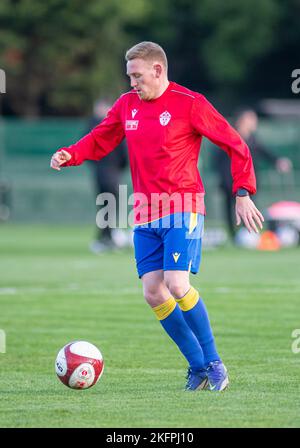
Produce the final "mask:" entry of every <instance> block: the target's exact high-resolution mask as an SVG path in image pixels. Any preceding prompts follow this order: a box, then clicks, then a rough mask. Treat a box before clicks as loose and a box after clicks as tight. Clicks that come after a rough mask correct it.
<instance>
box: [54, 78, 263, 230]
mask: <svg viewBox="0 0 300 448" xmlns="http://www.w3.org/2000/svg"><path fill="white" fill-rule="evenodd" d="M203 136H205V137H207V138H208V139H209V140H210V141H212V142H213V143H214V144H216V145H217V146H219V147H220V148H222V149H223V150H224V151H226V152H227V154H228V156H229V157H230V158H231V172H232V177H233V193H235V192H236V191H237V189H238V188H246V189H247V190H248V191H249V192H250V194H255V193H256V180H255V173H254V168H253V162H252V157H251V154H250V151H249V148H248V146H247V145H246V143H245V142H244V141H243V140H242V138H241V137H240V135H239V134H238V133H237V132H236V131H235V130H234V129H233V128H232V127H231V126H230V124H229V123H228V122H227V121H226V120H225V118H224V117H223V116H222V115H221V114H220V113H219V112H218V111H217V110H216V109H215V108H214V107H213V106H212V105H211V104H210V103H209V101H207V99H206V98H205V97H204V96H203V95H201V94H200V93H197V92H193V91H191V90H189V89H187V88H185V87H183V86H180V85H178V84H176V83H174V82H170V83H169V86H168V88H167V89H166V90H165V92H164V93H163V94H162V95H161V96H160V97H159V98H156V99H154V100H150V101H143V100H141V99H140V98H139V97H138V95H137V93H136V92H135V91H134V90H132V91H130V92H127V93H125V94H123V95H121V97H120V98H119V99H118V100H117V101H116V102H115V104H114V105H113V106H112V108H111V109H110V111H109V112H108V114H107V116H106V117H105V119H104V120H103V121H102V122H101V123H100V124H99V125H97V126H96V127H95V128H94V129H93V130H92V131H91V132H90V133H89V134H87V135H86V136H85V137H83V138H82V139H81V140H79V141H78V142H77V143H75V144H74V145H71V146H69V147H67V148H61V149H65V150H66V151H68V152H69V153H70V154H71V156H72V157H71V159H70V161H69V162H67V163H66V164H64V165H63V166H72V165H80V164H81V163H82V162H83V161H84V160H88V159H90V160H100V159H101V158H103V157H104V156H105V155H107V154H108V153H110V152H111V151H113V149H114V148H115V147H116V146H117V145H119V143H120V142H121V141H122V140H123V138H125V137H126V139H127V146H128V151H129V161H130V169H131V176H132V183H133V191H134V212H135V213H134V214H135V223H136V224H140V223H145V222H149V221H152V220H154V219H157V218H159V217H162V216H165V215H167V214H170V213H174V212H176V211H186V212H198V213H202V214H204V213H205V206H204V194H205V190H204V187H203V183H202V180H201V177H200V174H199V171H198V157H199V153H200V147H201V141H202V137H203ZM170 197H171V201H170Z"/></svg>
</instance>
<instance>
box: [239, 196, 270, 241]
mask: <svg viewBox="0 0 300 448" xmlns="http://www.w3.org/2000/svg"><path fill="white" fill-rule="evenodd" d="M235 215H236V224H237V225H238V226H239V225H240V224H241V222H242V221H243V223H244V224H245V226H246V228H247V229H248V231H249V233H251V232H252V230H254V232H256V233H258V228H257V226H258V227H259V228H260V229H262V228H263V222H264V217H263V215H262V214H261V213H260V211H259V210H258V209H257V208H256V207H255V204H254V202H253V201H252V200H251V198H250V197H249V196H237V197H236V204H235Z"/></svg>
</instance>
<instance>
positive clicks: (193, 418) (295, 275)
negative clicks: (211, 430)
mask: <svg viewBox="0 0 300 448" xmlns="http://www.w3.org/2000/svg"><path fill="white" fill-rule="evenodd" d="M91 235H92V230H91V229H90V228H87V227H83V228H81V227H71V228H68V227H43V226H35V227H33V226H32V227H30V226H27V227H26V226H23V227H21V226H13V225H10V226H8V225H1V227H0V329H2V330H4V331H5V333H6V353H0V379H1V381H0V394H1V400H0V427H72V428H76V427H101V428H114V427H115V428H122V427H128V428H141V427H145V428H147V427H149V428H163V427H169V428H176V427H177V428H202V427H299V426H300V412H299V411H300V393H299V392H300V353H298V354H297V353H293V352H292V343H293V338H292V332H293V330H294V329H297V328H300V312H299V310H300V271H299V266H300V251H299V248H296V249H293V250H282V251H280V252H276V253H270V252H269V253H268V252H253V251H247V250H239V249H236V248H228V249H226V248H225V249H222V250H217V251H206V252H204V253H203V258H202V264H201V270H200V273H199V274H198V275H197V276H195V277H194V276H193V277H192V282H193V285H194V286H195V287H197V288H199V290H200V292H201V295H202V296H203V298H204V300H205V303H206V305H207V307H208V311H209V314H210V318H211V321H212V325H213V329H214V334H215V337H216V342H217V346H218V349H219V352H220V354H221V355H222V358H223V360H224V362H225V364H226V366H227V368H228V371H229V375H230V381H231V383H230V388H229V389H228V390H227V391H225V392H223V393H221V394H217V393H210V392H208V391H200V392H196V393H189V392H184V391H183V388H184V383H185V369H186V362H185V360H184V358H183V357H182V356H181V354H180V353H179V352H178V350H177V348H176V346H175V345H174V344H173V343H172V342H171V341H170V340H169V339H168V337H167V336H166V335H165V334H164V332H163V331H162V329H161V328H160V325H159V323H158V321H157V320H156V318H155V316H154V314H153V313H152V312H151V311H150V310H149V309H148V305H146V304H145V302H144V300H143V297H142V288H141V283H140V281H139V280H138V278H137V276H136V272H135V264H134V257H133V254H132V252H131V251H130V250H128V251H127V252H123V253H111V254H108V255H99V256H96V255H94V254H91V253H90V252H89V251H88V243H89V238H90V236H91ZM75 339H83V340H87V341H90V342H92V343H94V344H95V345H97V346H98V347H99V348H100V350H101V351H102V353H103V355H104V359H105V370H104V374H103V376H102V378H101V380H100V381H99V383H98V384H97V385H96V386H94V387H93V388H91V389H89V390H85V391H74V390H71V389H68V388H67V387H65V386H64V385H63V384H62V383H60V382H59V380H58V379H57V378H56V375H55V373H54V360H55V357H56V354H57V352H58V350H59V349H60V348H61V347H62V346H63V345H65V344H66V343H68V342H69V341H72V340H75ZM298 346H300V344H298Z"/></svg>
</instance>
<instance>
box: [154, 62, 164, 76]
mask: <svg viewBox="0 0 300 448" xmlns="http://www.w3.org/2000/svg"><path fill="white" fill-rule="evenodd" d="M153 69H154V72H155V78H159V77H160V76H161V74H162V66H161V65H160V64H154V65H153Z"/></svg>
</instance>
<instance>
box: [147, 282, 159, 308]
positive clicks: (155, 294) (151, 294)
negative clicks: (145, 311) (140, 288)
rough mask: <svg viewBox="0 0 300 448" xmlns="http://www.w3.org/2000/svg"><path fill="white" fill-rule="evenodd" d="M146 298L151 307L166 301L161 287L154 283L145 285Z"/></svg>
mask: <svg viewBox="0 0 300 448" xmlns="http://www.w3.org/2000/svg"><path fill="white" fill-rule="evenodd" d="M144 298H145V300H146V302H147V303H148V304H149V305H150V306H151V307H154V306H158V305H160V304H161V303H163V301H164V297H163V295H162V294H161V291H160V289H159V288H156V287H155V286H154V285H153V286H148V287H144Z"/></svg>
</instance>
